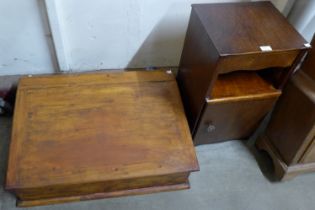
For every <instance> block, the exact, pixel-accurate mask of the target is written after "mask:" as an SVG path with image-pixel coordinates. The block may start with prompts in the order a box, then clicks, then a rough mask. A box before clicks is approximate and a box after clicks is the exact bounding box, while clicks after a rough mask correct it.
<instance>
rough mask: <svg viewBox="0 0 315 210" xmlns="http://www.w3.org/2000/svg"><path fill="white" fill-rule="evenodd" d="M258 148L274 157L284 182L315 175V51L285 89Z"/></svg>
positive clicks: (279, 174)
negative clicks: (311, 174)
mask: <svg viewBox="0 0 315 210" xmlns="http://www.w3.org/2000/svg"><path fill="white" fill-rule="evenodd" d="M312 45H313V46H314V45H315V39H314V38H313V41H312ZM256 144H257V147H258V148H259V149H261V150H265V151H267V153H268V154H269V155H270V156H271V158H272V160H273V163H274V168H275V175H276V176H277V178H279V179H280V180H286V179H290V178H292V177H295V176H296V175H298V174H300V173H304V172H310V171H315V50H314V49H312V50H311V51H310V52H309V54H308V55H307V57H306V59H305V60H304V62H303V64H302V66H301V70H300V71H298V72H297V73H296V74H295V75H294V76H293V77H292V79H291V80H290V81H289V83H288V84H287V86H286V87H285V88H284V90H283V94H282V96H281V97H280V99H279V102H278V103H277V105H276V107H275V110H274V112H273V114H272V117H271V120H270V123H269V125H268V127H267V129H266V131H265V133H264V135H263V136H262V137H260V138H259V139H258V140H257V143H256Z"/></svg>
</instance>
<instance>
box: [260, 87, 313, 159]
mask: <svg viewBox="0 0 315 210" xmlns="http://www.w3.org/2000/svg"><path fill="white" fill-rule="evenodd" d="M314 120H315V109H314V104H313V103H312V101H311V100H310V99H309V98H308V97H306V96H305V95H304V94H303V92H302V91H301V90H300V89H299V88H298V86H296V84H295V83H293V82H292V81H290V82H289V83H288V85H287V86H286V88H285V90H284V91H283V95H282V96H281V97H280V99H279V102H278V104H277V106H276V107H275V110H274V113H273V116H272V118H271V121H270V124H269V126H268V128H267V130H266V135H267V136H268V138H269V139H270V141H271V142H272V144H273V145H274V146H275V147H276V149H277V150H278V152H279V153H280V155H281V156H282V158H283V160H284V161H285V162H286V164H287V165H291V164H295V163H297V162H298V160H299V159H300V158H301V155H302V153H303V151H304V149H305V148H304V149H303V147H304V146H303V145H308V144H309V143H308V142H306V141H305V139H306V137H307V135H308V133H309V131H310V130H311V129H312V127H313V123H314Z"/></svg>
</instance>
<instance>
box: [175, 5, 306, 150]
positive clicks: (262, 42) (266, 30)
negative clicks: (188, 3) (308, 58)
mask: <svg viewBox="0 0 315 210" xmlns="http://www.w3.org/2000/svg"><path fill="white" fill-rule="evenodd" d="M306 43H307V42H306V41H305V40H304V39H303V37H302V36H301V35H300V34H299V33H298V32H297V31H296V30H295V29H294V28H293V27H292V26H291V25H290V24H289V23H288V22H287V21H286V19H285V18H284V17H283V16H282V14H281V13H280V12H279V11H278V10H277V9H276V8H275V7H274V6H273V5H272V3H270V2H245V3H217V4H196V5H192V11H191V16H190V21H189V25H188V29H187V34H186V39H185V43H184V48H183V52H182V57H181V61H180V66H179V71H178V76H177V81H178V83H179V87H180V91H181V96H182V98H183V101H184V105H185V110H186V115H187V117H188V121H189V125H190V130H191V133H192V136H193V139H194V144H195V145H198V144H205V143H213V142H218V141H224V140H230V139H243V138H246V137H248V136H249V135H250V134H251V133H252V132H253V130H254V129H255V128H256V127H257V125H258V123H259V122H260V120H261V119H262V118H263V117H264V116H265V115H266V113H268V112H269V111H270V110H271V108H272V107H273V105H274V103H275V101H276V100H277V98H278V96H279V95H280V94H281V88H282V87H283V85H284V84H285V82H286V81H287V79H288V78H289V76H290V75H291V73H292V71H293V70H294V68H295V66H296V65H297V63H298V61H299V60H300V59H301V57H302V56H303V55H304V53H305V52H306V50H307V48H308V46H307V45H305V44H306Z"/></svg>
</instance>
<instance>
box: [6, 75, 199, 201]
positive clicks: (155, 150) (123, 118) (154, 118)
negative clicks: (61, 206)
mask: <svg viewBox="0 0 315 210" xmlns="http://www.w3.org/2000/svg"><path fill="white" fill-rule="evenodd" d="M197 170H198V162H197V159H196V156H195V151H194V147H193V143H192V139H191V136H190V133H189V128H188V124H187V121H186V118H185V114H184V110H183V107H182V102H181V100H180V95H179V92H178V88H177V84H176V80H175V79H174V78H173V76H172V75H169V74H167V73H166V72H164V71H154V72H140V71H135V72H123V73H92V74H65V75H55V76H38V77H30V78H27V77H26V78H22V79H21V80H20V82H19V86H18V91H17V98H16V106H15V113H14V121H13V132H12V140H11V145H10V152H9V163H8V171H7V178H6V189H7V190H10V191H11V192H12V193H14V194H15V195H16V196H17V198H18V205H19V206H34V205H44V204H51V203H60V202H67V201H78V200H88V199H96V198H104V197H115V196H122V195H130V194H143V193H151V192H158V191H165V190H178V189H185V188H188V187H189V182H188V176H189V174H190V172H192V171H197Z"/></svg>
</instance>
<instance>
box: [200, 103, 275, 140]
mask: <svg viewBox="0 0 315 210" xmlns="http://www.w3.org/2000/svg"><path fill="white" fill-rule="evenodd" d="M276 99H277V97H272V98H264V99H259V100H253V99H250V100H239V101H230V102H229V101H224V102H222V103H218V102H211V101H210V102H208V103H207V104H206V105H205V108H204V111H203V113H202V116H201V120H200V122H199V125H198V128H197V131H196V133H195V135H194V143H195V145H199V144H207V143H214V142H218V141H224V140H232V139H244V138H246V137H248V136H250V134H251V133H252V132H253V131H254V130H255V129H256V128H257V126H258V124H259V122H260V121H261V120H262V118H263V117H264V116H265V115H266V114H267V113H268V112H269V111H270V110H271V108H272V106H273V104H274V102H275V101H276Z"/></svg>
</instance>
